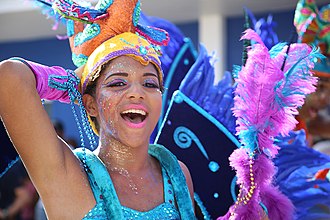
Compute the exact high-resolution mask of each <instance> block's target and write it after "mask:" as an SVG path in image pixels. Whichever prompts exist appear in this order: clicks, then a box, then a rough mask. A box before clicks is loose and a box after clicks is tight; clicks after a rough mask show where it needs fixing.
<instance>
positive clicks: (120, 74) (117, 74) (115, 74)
mask: <svg viewBox="0 0 330 220" xmlns="http://www.w3.org/2000/svg"><path fill="white" fill-rule="evenodd" d="M112 76H126V77H128V73H124V72H118V73H111V74H109V75H108V76H106V77H105V79H104V80H107V79H109V78H110V77H112Z"/></svg>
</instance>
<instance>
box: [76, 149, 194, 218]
mask: <svg viewBox="0 0 330 220" xmlns="http://www.w3.org/2000/svg"><path fill="white" fill-rule="evenodd" d="M75 154H76V156H77V157H78V158H79V159H80V160H82V161H83V160H84V155H85V154H84V152H83V150H82V149H77V150H75ZM149 154H150V155H152V156H154V157H155V158H156V159H158V160H159V162H160V164H161V166H162V175H163V184H164V200H165V202H164V203H162V204H160V205H158V206H157V207H155V208H153V209H152V210H150V211H147V212H140V211H136V210H133V209H130V208H128V207H124V206H122V205H121V204H120V202H119V200H118V197H117V194H116V191H115V188H114V186H113V183H112V180H111V177H110V175H109V173H108V171H107V169H106V167H105V165H104V164H103V163H102V161H101V160H100V159H99V158H98V157H97V156H96V155H95V154H94V153H92V152H91V151H89V150H86V158H85V163H86V165H87V167H88V171H87V174H88V178H89V182H90V185H91V188H92V190H93V193H94V197H95V200H96V205H95V207H94V208H93V209H92V210H90V211H89V212H88V213H87V214H86V216H85V217H84V218H83V219H84V220H89V219H172V220H175V219H195V217H194V214H193V213H192V212H191V210H193V209H192V204H191V200H190V199H189V193H188V188H187V185H186V181H185V178H184V176H183V173H182V171H181V168H180V166H179V164H178V163H177V159H176V158H175V157H174V156H173V154H171V153H170V152H169V151H168V150H167V149H165V148H164V147H163V146H161V145H150V146H149ZM177 177H179V178H177ZM180 194H181V195H180ZM182 194H185V196H182ZM175 203H176V204H177V207H178V209H177V208H176V207H175Z"/></svg>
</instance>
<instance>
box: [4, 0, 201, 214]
mask: <svg viewBox="0 0 330 220" xmlns="http://www.w3.org/2000/svg"><path fill="white" fill-rule="evenodd" d="M51 2H53V8H54V9H55V10H56V11H57V12H59V13H60V14H61V15H62V16H64V17H67V18H69V19H73V20H75V23H76V24H75V25H74V27H73V23H71V22H68V24H69V25H68V29H69V33H71V35H70V36H69V37H70V40H71V47H72V51H73V60H74V62H75V64H76V65H77V66H78V67H80V68H78V69H77V70H76V71H75V72H74V71H71V70H64V69H63V68H61V67H47V66H43V65H41V64H37V63H34V62H31V61H27V60H24V59H21V58H14V59H11V60H6V61H3V62H1V64H0V75H1V78H2V79H3V80H1V82H0V102H1V103H2V104H1V106H0V116H1V118H2V120H3V122H4V124H5V125H6V128H7V131H8V133H9V135H10V137H11V140H12V141H13V144H14V145H15V148H16V150H17V152H18V153H19V155H20V157H21V158H22V160H23V162H24V164H25V166H26V168H27V170H28V172H29V175H30V177H31V179H32V180H33V183H34V185H35V186H36V188H37V190H38V192H39V194H40V196H41V199H42V201H43V203H44V206H45V210H46V213H47V216H48V218H49V219H82V218H83V219H132V218H134V219H194V218H195V215H194V208H193V196H192V194H193V186H192V180H191V177H190V174H189V171H188V169H187V167H186V166H185V165H184V164H183V163H181V162H179V161H178V160H177V159H176V157H175V156H174V155H173V154H171V153H170V152H169V151H168V150H167V149H166V148H165V147H163V146H161V145H149V140H150V136H151V133H152V131H153V130H154V128H155V126H156V124H157V121H158V118H159V116H160V112H161V105H162V91H163V87H162V84H163V76H162V74H163V73H162V69H161V64H160V60H159V54H160V50H159V46H161V45H166V44H167V42H168V40H169V38H168V36H167V33H166V32H165V31H163V30H160V29H155V28H152V27H145V26H142V25H140V24H139V23H138V20H139V15H140V2H139V1H131V0H115V1H108V0H104V1H100V2H99V4H97V6H96V7H95V9H93V10H92V11H89V10H88V8H83V7H81V6H79V5H77V4H74V3H73V4H72V5H68V4H71V3H68V2H67V1H64V0H58V1H51ZM77 11H78V12H77ZM89 12H91V14H89ZM75 16H76V17H75ZM86 20H87V21H88V23H89V24H87V25H83V24H82V23H80V22H86ZM127 24H130V25H127ZM70 25H71V26H70ZM107 25H110V26H111V30H110V29H108V28H106V26H107ZM78 27H80V28H82V29H85V30H84V31H83V30H82V29H79V28H78ZM70 31H72V32H70ZM82 31H83V33H84V34H81V33H82ZM13 95H14V96H15V98H16V101H15V102H14V103H13V102H12V97H13ZM40 99H49V100H59V101H62V102H66V103H70V102H71V104H72V105H73V104H74V103H78V104H79V107H80V110H81V115H82V117H81V118H82V123H78V126H79V132H80V134H81V136H82V135H83V133H86V135H87V137H88V138H89V141H90V145H94V143H95V140H94V138H93V133H92V131H94V133H95V134H97V135H99V143H98V147H97V150H96V151H94V152H91V151H89V150H88V149H87V148H86V144H85V143H84V142H82V148H80V149H76V150H74V151H71V150H70V148H69V147H68V145H67V144H66V143H65V142H64V141H63V140H62V139H60V138H58V137H57V135H56V132H55V130H54V128H53V125H52V123H51V121H50V120H49V118H48V116H47V114H46V112H45V110H44V109H43V106H42V104H41V102H40ZM23 109H24V110H23ZM74 109H75V108H74V107H73V110H74ZM74 113H75V111H74ZM75 117H76V119H77V121H78V116H77V114H76V113H75ZM88 121H89V122H90V125H91V127H90V126H89V123H88ZM36 158H38V159H36ZM77 158H78V159H77ZM50 170H51V171H52V172H49V171H50Z"/></svg>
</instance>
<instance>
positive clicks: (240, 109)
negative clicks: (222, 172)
mask: <svg viewBox="0 0 330 220" xmlns="http://www.w3.org/2000/svg"><path fill="white" fill-rule="evenodd" d="M242 39H248V40H253V41H255V44H253V45H252V46H251V47H250V48H249V51H248V59H247V62H246V64H245V66H243V67H242V69H241V71H240V72H239V73H238V78H237V80H236V82H237V87H236V90H235V98H234V101H235V104H234V107H233V114H234V116H236V117H237V121H236V124H237V128H236V131H237V134H238V136H239V138H240V141H241V144H242V147H241V148H239V149H236V150H235V151H234V152H233V153H232V155H231V156H230V157H229V160H230V166H232V167H233V168H234V169H235V170H236V176H237V184H238V185H240V195H239V196H238V200H237V202H236V204H235V205H234V206H232V207H231V208H230V211H229V212H228V213H227V214H226V215H225V216H223V217H220V218H218V219H219V220H222V219H229V218H230V219H262V218H263V217H264V216H265V215H266V214H268V217H269V219H280V220H281V219H292V218H293V212H294V210H293V205H292V203H291V201H290V200H289V199H288V198H286V197H285V196H284V195H283V194H282V193H281V192H280V191H279V190H278V189H277V188H275V187H274V186H273V185H272V182H273V176H274V174H275V167H274V164H273V162H272V161H271V158H273V157H275V156H276V154H277V153H278V150H279V147H278V146H276V145H275V144H274V137H276V136H278V135H279V134H280V135H287V134H288V132H289V131H290V130H292V129H293V128H294V127H295V125H296V123H297V121H296V119H295V115H297V114H298V111H297V108H298V107H300V106H302V105H303V103H304V99H305V97H306V95H308V94H310V93H312V92H314V91H315V84H316V83H317V78H316V77H313V75H312V73H311V71H310V69H312V68H313V67H314V62H315V61H316V60H315V58H319V57H320V53H318V51H316V50H312V48H310V47H309V46H308V45H306V44H292V45H290V48H289V50H288V46H283V44H278V45H275V46H274V47H273V48H272V50H271V51H269V50H268V49H267V47H266V46H265V45H264V43H263V42H262V40H261V38H260V37H259V36H258V35H257V34H256V33H255V32H254V31H252V30H250V29H249V30H247V31H245V34H244V35H243V37H242ZM284 62H285V63H284ZM283 63H284V65H283ZM282 66H283V67H284V68H283V71H282V68H281V67H282ZM250 164H252V167H251V166H250ZM230 214H234V216H233V218H232V217H230Z"/></svg>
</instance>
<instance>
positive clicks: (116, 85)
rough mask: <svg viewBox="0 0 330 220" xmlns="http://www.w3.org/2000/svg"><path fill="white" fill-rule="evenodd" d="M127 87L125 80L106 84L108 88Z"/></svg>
mask: <svg viewBox="0 0 330 220" xmlns="http://www.w3.org/2000/svg"><path fill="white" fill-rule="evenodd" d="M125 85H127V81H126V80H123V79H114V80H112V81H110V82H108V83H106V86H107V87H121V86H125Z"/></svg>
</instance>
